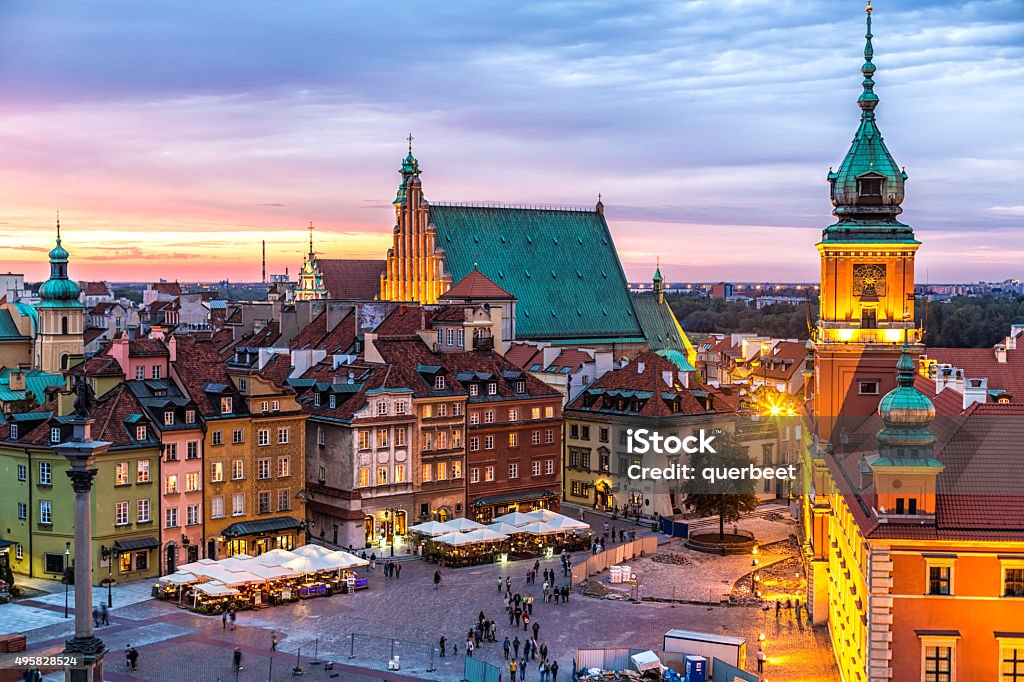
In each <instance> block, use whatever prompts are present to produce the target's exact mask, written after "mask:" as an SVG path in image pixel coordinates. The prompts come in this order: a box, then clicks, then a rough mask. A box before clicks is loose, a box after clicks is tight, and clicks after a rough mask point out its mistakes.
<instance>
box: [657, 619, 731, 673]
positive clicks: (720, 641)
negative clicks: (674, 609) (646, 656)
mask: <svg viewBox="0 0 1024 682" xmlns="http://www.w3.org/2000/svg"><path fill="white" fill-rule="evenodd" d="M662 650H663V651H664V652H665V656H664V657H663V660H664V662H665V663H667V664H669V665H670V666H671V667H672V668H673V669H676V670H682V665H683V664H684V661H685V660H686V657H687V656H703V657H704V658H706V659H707V660H708V676H709V678H710V677H713V676H714V674H715V659H716V658H717V659H718V660H720V661H724V662H726V663H728V664H729V665H734V666H736V667H737V668H739V669H740V670H742V669H744V668H745V667H746V665H747V640H745V639H743V638H742V637H729V636H728V635H716V634H714V633H710V632H694V631H691V630H669V631H668V632H666V633H665V637H664V641H663V643H662ZM677 666H679V667H677Z"/></svg>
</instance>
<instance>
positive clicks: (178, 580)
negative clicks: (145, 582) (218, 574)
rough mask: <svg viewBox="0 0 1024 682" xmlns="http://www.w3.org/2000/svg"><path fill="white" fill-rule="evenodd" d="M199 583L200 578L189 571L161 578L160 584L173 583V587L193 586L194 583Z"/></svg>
mask: <svg viewBox="0 0 1024 682" xmlns="http://www.w3.org/2000/svg"><path fill="white" fill-rule="evenodd" d="M199 581H200V578H199V577H198V576H196V575H195V574H193V573H189V572H188V571H177V572H176V573H171V574H170V575H165V576H163V577H162V578H160V582H162V583H171V584H172V585H191V584H192V583H197V582H199Z"/></svg>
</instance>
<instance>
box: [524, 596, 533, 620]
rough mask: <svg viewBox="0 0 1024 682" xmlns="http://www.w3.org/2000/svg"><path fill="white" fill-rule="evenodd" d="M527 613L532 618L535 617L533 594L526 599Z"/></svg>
mask: <svg viewBox="0 0 1024 682" xmlns="http://www.w3.org/2000/svg"><path fill="white" fill-rule="evenodd" d="M526 612H527V613H529V614H530V615H531V616H532V615H533V595H532V594H531V595H530V596H528V597H527V598H526Z"/></svg>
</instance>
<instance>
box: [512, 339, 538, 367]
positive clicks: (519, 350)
mask: <svg viewBox="0 0 1024 682" xmlns="http://www.w3.org/2000/svg"><path fill="white" fill-rule="evenodd" d="M541 357H543V354H542V353H541V350H540V349H539V348H537V347H536V346H532V345H530V344H528V343H516V342H513V343H512V345H511V346H510V347H509V349H508V352H506V353H505V359H506V360H508V361H509V362H511V363H512V364H513V365H517V366H519V367H522V368H523V369H526V370H529V369H530V366H531V365H533V364H536V363H537V362H539V361H540V358H541ZM535 358H536V360H535Z"/></svg>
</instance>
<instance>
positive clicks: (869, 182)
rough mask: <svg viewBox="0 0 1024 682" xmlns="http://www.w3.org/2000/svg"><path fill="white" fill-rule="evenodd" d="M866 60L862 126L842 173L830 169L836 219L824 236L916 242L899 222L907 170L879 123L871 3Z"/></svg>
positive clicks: (859, 101) (840, 170)
mask: <svg viewBox="0 0 1024 682" xmlns="http://www.w3.org/2000/svg"><path fill="white" fill-rule="evenodd" d="M864 38H865V43H864V64H863V65H862V66H861V68H860V72H861V75H862V76H863V77H864V78H863V81H862V82H861V93H860V97H858V98H857V106H858V107H859V108H860V111H861V114H860V125H859V126H858V128H857V133H856V135H854V137H853V144H852V145H851V146H850V151H849V152H847V154H846V158H844V159H843V162H842V164H841V165H840V166H839V170H838V171H834V172H833V171H832V169H829V174H828V181H829V184H830V185H831V186H832V189H831V194H832V205H833V206H834V209H833V211H832V214H833V215H834V216H835V217H836V218H838V219H839V220H838V222H837V223H836V224H835V225H832V226H831V227H829V228H827V229H826V230H825V233H824V235H823V237H824V239H825V240H830V241H832V240H851V239H852V240H857V239H871V240H877V239H882V240H899V241H913V240H914V231H913V230H912V229H911V228H910V227H909V226H907V225H904V224H902V223H900V222H899V221H898V220H897V216H899V215H900V214H901V213H902V212H903V209H902V208H901V206H900V205H901V204H902V203H903V197H904V183H905V182H906V180H907V174H906V172H904V171H903V169H902V168H900V166H899V165H897V163H896V161H895V159H893V158H892V154H890V153H889V150H888V149H887V148H886V146H885V141H884V140H883V138H882V133H881V132H880V131H879V130H878V126H877V125H876V123H875V108H876V107H877V106H878V95H877V94H876V93H875V78H874V77H875V71H876V68H875V63H874V61H873V60H874V57H875V48H874V44H873V43H872V39H873V38H874V34H873V33H872V32H871V3H870V2H869V3H868V6H867V31H866V32H865V34H864Z"/></svg>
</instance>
